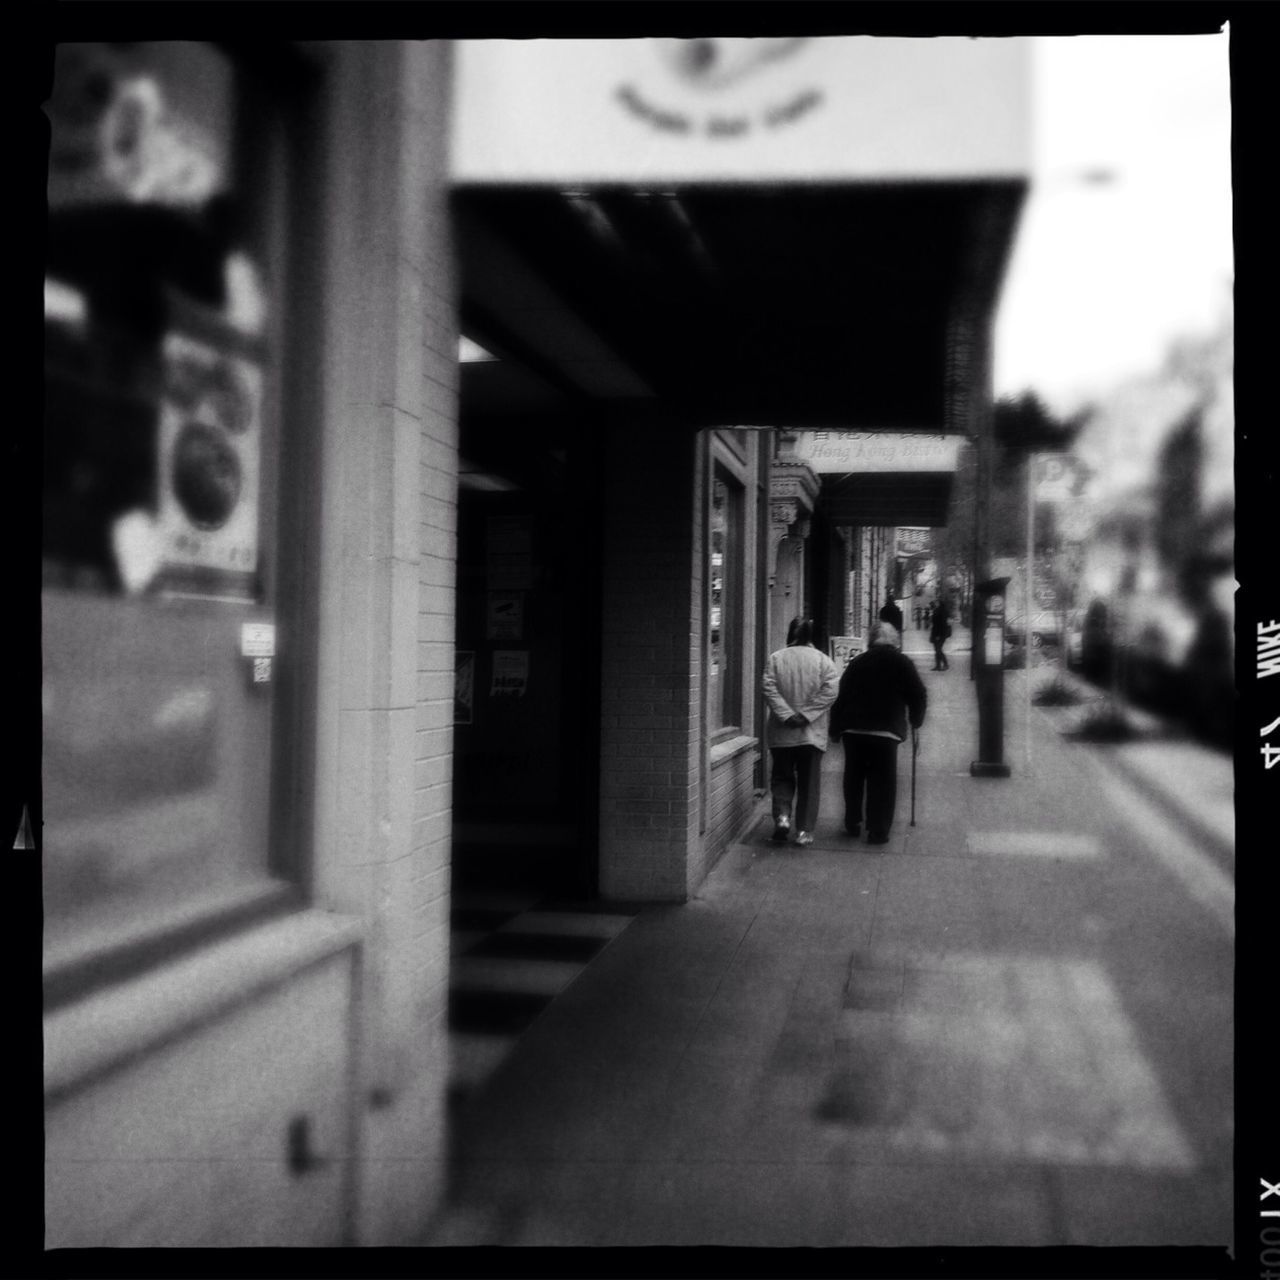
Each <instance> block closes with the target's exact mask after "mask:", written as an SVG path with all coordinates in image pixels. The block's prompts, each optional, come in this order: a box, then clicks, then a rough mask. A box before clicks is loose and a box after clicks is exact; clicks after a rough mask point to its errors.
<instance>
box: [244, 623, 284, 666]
mask: <svg viewBox="0 0 1280 1280" xmlns="http://www.w3.org/2000/svg"><path fill="white" fill-rule="evenodd" d="M240 655H241V657H245V658H274V657H275V656H276V628H275V623H273V622H242V623H241V624H240Z"/></svg>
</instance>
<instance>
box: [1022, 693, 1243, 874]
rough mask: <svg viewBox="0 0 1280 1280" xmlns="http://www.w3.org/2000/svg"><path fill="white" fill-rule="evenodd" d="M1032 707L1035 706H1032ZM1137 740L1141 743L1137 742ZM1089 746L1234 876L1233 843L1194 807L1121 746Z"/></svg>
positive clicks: (1062, 736) (1044, 716)
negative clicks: (1173, 816) (1187, 830)
mask: <svg viewBox="0 0 1280 1280" xmlns="http://www.w3.org/2000/svg"><path fill="white" fill-rule="evenodd" d="M1032 705H1033V706H1035V704H1034V703H1033V704H1032ZM1035 709H1036V710H1037V711H1038V712H1039V713H1040V717H1041V721H1042V722H1043V723H1045V724H1047V725H1048V726H1049V728H1051V729H1052V730H1053V731H1054V733H1055V734H1056V735H1057V736H1058V739H1059V740H1060V741H1062V742H1064V743H1066V744H1067V745H1076V744H1072V739H1071V737H1070V735H1069V734H1067V733H1064V732H1063V730H1062V728H1061V727H1060V726H1059V725H1058V724H1057V723H1056V722H1055V720H1054V718H1053V716H1051V715H1050V714H1049V713H1048V712H1047V711H1046V710H1045V708H1044V707H1041V706H1035ZM1137 740H1142V739H1141V738H1139V739H1137ZM1146 740H1147V741H1151V740H1153V739H1151V738H1149V737H1148V738H1147V739H1146ZM1090 745H1092V746H1094V747H1095V748H1098V749H1099V750H1100V751H1101V752H1102V753H1104V754H1100V755H1099V756H1098V757H1097V758H1098V760H1099V763H1102V762H1104V761H1105V763H1107V764H1108V765H1110V766H1111V767H1112V768H1114V769H1115V770H1116V771H1117V772H1118V773H1121V774H1123V775H1124V777H1125V778H1126V780H1127V781H1129V782H1130V783H1131V784H1133V785H1134V786H1135V787H1136V788H1137V789H1138V790H1139V791H1141V792H1142V793H1143V794H1144V795H1145V796H1146V797H1147V799H1148V800H1150V801H1152V802H1153V803H1155V804H1157V805H1159V806H1161V807H1162V808H1165V809H1167V810H1170V811H1171V812H1173V813H1176V815H1177V817H1178V820H1179V821H1180V822H1182V823H1184V824H1185V825H1186V826H1187V827H1188V828H1190V829H1191V831H1192V832H1193V833H1194V835H1195V837H1196V839H1197V840H1199V841H1200V842H1202V843H1203V844H1204V845H1205V846H1206V847H1207V848H1208V849H1211V850H1212V851H1213V853H1214V856H1215V860H1217V861H1219V862H1222V863H1223V864H1225V866H1226V868H1228V869H1229V870H1230V871H1231V873H1232V875H1234V874H1235V845H1234V843H1232V842H1228V841H1225V840H1224V839H1223V838H1222V835H1221V833H1220V832H1217V831H1215V830H1214V829H1213V827H1212V826H1210V825H1209V824H1208V823H1207V822H1205V820H1204V819H1203V818H1202V817H1201V816H1200V815H1199V813H1197V812H1196V810H1195V809H1194V807H1193V806H1191V805H1189V804H1187V803H1185V801H1184V800H1183V797H1182V796H1181V794H1180V793H1178V792H1176V791H1173V790H1170V789H1166V788H1164V787H1161V786H1159V785H1158V784H1157V783H1155V782H1153V781H1152V780H1151V778H1150V776H1149V775H1148V774H1147V773H1146V771H1145V770H1143V769H1140V768H1138V767H1137V765H1135V764H1134V763H1133V762H1132V761H1130V760H1128V759H1126V757H1125V755H1124V752H1123V751H1122V750H1120V749H1118V748H1119V746H1120V744H1111V743H1092V744H1090Z"/></svg>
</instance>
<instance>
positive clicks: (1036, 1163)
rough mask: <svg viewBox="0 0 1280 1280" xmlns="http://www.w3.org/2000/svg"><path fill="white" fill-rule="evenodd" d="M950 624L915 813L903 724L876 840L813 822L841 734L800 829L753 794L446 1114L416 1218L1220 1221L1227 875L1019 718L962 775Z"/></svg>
mask: <svg viewBox="0 0 1280 1280" xmlns="http://www.w3.org/2000/svg"><path fill="white" fill-rule="evenodd" d="M912 639H913V637H912V635H911V633H908V644H907V648H908V651H910V650H912V649H913V648H915V647H916V646H915V645H914V644H913V643H912ZM957 640H958V641H960V643H962V638H961V637H957ZM948 649H949V651H950V652H952V653H953V654H954V655H955V657H954V659H953V662H952V667H951V670H950V671H948V672H942V673H934V672H932V671H931V670H930V669H929V666H930V662H929V661H927V660H923V659H921V658H919V657H917V659H916V661H917V665H918V666H920V667H921V669H922V674H923V675H924V677H925V680H926V683H927V685H928V688H929V693H930V702H931V705H930V713H929V718H928V720H927V722H926V726H925V729H924V731H923V733H922V735H921V754H920V758H919V776H918V790H917V820H916V825H915V826H914V827H912V826H910V825H909V821H908V820H909V814H910V756H909V750H910V748H909V747H905V748H903V750H902V752H901V756H900V790H899V809H898V819H897V821H896V823H895V828H894V831H893V836H892V840H891V842H890V844H889V845H888V846H884V847H873V846H868V845H867V844H866V843H865V841H854V840H851V839H849V838H847V837H846V836H844V835H843V833H842V821H841V818H842V815H841V812H840V787H839V769H840V765H841V752H840V750H839V749H838V748H836V749H833V750H832V751H830V752H829V753H828V757H827V762H826V768H825V770H824V799H823V805H822V817H821V820H820V822H819V824H818V829H817V833H816V841H815V844H814V845H813V846H812V847H810V848H808V849H805V850H799V849H796V848H795V847H793V846H788V847H784V848H775V847H774V846H772V845H771V844H769V843H768V840H767V834H768V831H769V830H770V824H769V822H768V820H767V816H766V813H765V809H764V807H763V806H762V810H761V817H760V821H759V823H758V824H757V826H756V828H755V829H754V830H752V831H751V832H749V833H748V836H747V838H746V839H745V840H744V841H743V842H742V843H740V844H738V845H737V846H735V847H733V848H732V849H731V850H730V851H729V852H728V853H727V854H726V856H725V857H724V859H723V860H722V861H721V863H720V864H719V865H718V866H717V868H716V869H715V870H714V871H713V873H712V875H711V876H710V877H709V878H708V880H707V881H706V883H705V884H704V885H703V887H702V889H701V891H700V892H699V893H698V895H697V897H696V898H695V899H694V900H693V901H691V902H689V903H688V904H685V905H682V906H669V907H651V908H648V909H645V910H644V911H642V912H641V914H640V915H639V916H638V917H637V918H636V919H635V920H634V921H633V922H632V923H631V924H630V925H629V927H627V928H626V929H625V930H624V931H623V932H622V933H621V934H620V935H619V936H618V937H616V938H615V939H614V940H613V941H612V942H611V943H610V944H609V946H608V947H606V948H605V949H604V950H603V951H602V952H601V953H600V954H599V956H598V957H597V958H596V959H594V960H593V961H592V962H591V964H590V965H589V966H588V967H587V968H586V969H585V971H584V972H583V973H582V974H581V975H580V976H579V977H578V978H577V979H576V980H575V981H574V982H573V983H572V984H571V985H570V986H569V987H568V988H567V989H566V990H565V991H564V992H563V993H562V994H560V995H559V996H558V997H557V998H556V999H555V1000H554V1001H553V1002H552V1003H551V1004H550V1005H549V1006H548V1007H547V1008H546V1010H545V1011H544V1012H543V1013H542V1014H541V1015H540V1016H539V1017H538V1019H537V1021H536V1022H535V1023H534V1024H533V1025H532V1026H531V1027H530V1028H529V1030H528V1031H526V1032H525V1033H524V1035H523V1036H522V1038H521V1039H520V1041H519V1043H518V1044H517V1045H516V1047H515V1050H514V1052H513V1053H512V1054H511V1055H510V1056H509V1057H508V1058H507V1060H506V1061H505V1062H504V1063H503V1065H502V1066H501V1067H500V1068H499V1069H498V1071H497V1072H496V1073H495V1074H494V1076H493V1077H492V1078H491V1079H490V1081H489V1083H488V1085H487V1087H486V1088H484V1089H483V1090H482V1091H480V1092H478V1093H477V1094H476V1095H474V1096H473V1097H472V1098H471V1099H470V1100H469V1101H468V1103H467V1104H466V1106H465V1107H464V1108H463V1109H462V1110H461V1111H460V1113H459V1115H458V1117H457V1123H456V1130H455V1135H454V1137H455V1144H454V1146H455V1151H456V1169H455V1177H454V1182H453V1191H454V1194H453V1198H452V1201H451V1205H450V1208H449V1211H448V1212H447V1213H446V1214H445V1216H444V1217H443V1218H442V1219H441V1221H440V1222H439V1223H438V1224H437V1226H436V1229H435V1230H434V1231H433V1232H432V1233H431V1236H430V1238H429V1239H428V1240H427V1241H426V1243H429V1244H434V1245H458V1244H463V1245H466V1244H505V1245H597V1246H599V1245H622V1246H625V1245H658V1244H683V1245H700V1244H711V1245H756V1246H761V1245H763V1246H772V1245H777V1246H806V1245H812V1246H820V1247H825V1246H857V1245H890V1246H911V1245H917V1246H920V1245H993V1246H1001V1245H1036V1246H1041V1245H1208V1246H1218V1247H1226V1246H1228V1245H1229V1244H1230V1242H1231V1231H1232V1218H1231V1137H1232V1096H1231V1042H1232V1036H1231V1030H1232V1007H1231V997H1232V963H1233V935H1232V930H1231V927H1230V916H1229V913H1226V914H1224V910H1223V907H1224V902H1223V899H1222V895H1223V893H1224V892H1225V893H1226V894H1228V895H1229V894H1230V892H1231V888H1230V879H1229V875H1227V874H1226V873H1225V872H1224V871H1223V868H1222V865H1221V861H1220V859H1219V858H1218V856H1217V855H1216V853H1215V852H1214V850H1213V849H1211V848H1209V847H1207V846H1206V845H1204V844H1203V842H1200V841H1198V839H1197V837H1196V836H1195V835H1194V834H1192V833H1191V831H1190V829H1189V828H1187V827H1186V826H1185V825H1184V824H1181V823H1179V822H1177V821H1176V815H1175V814H1174V813H1173V811H1172V810H1171V809H1168V808H1167V807H1164V806H1161V805H1159V804H1157V803H1155V802H1154V801H1153V799H1152V796H1151V794H1150V793H1149V792H1148V793H1145V794H1143V793H1142V792H1141V790H1140V788H1138V787H1136V786H1135V785H1134V784H1133V783H1132V782H1131V781H1130V780H1128V778H1127V775H1124V774H1122V773H1121V772H1120V771H1118V770H1117V769H1116V768H1115V767H1114V762H1113V761H1112V760H1110V759H1109V758H1108V756H1107V753H1106V751H1105V750H1100V749H1098V748H1095V747H1092V746H1088V745H1085V744H1081V743H1073V742H1071V741H1069V740H1068V739H1067V738H1064V737H1063V736H1062V735H1061V734H1060V733H1059V732H1058V731H1057V728H1056V727H1055V725H1054V724H1053V723H1052V721H1051V718H1050V717H1049V716H1047V715H1043V714H1037V715H1036V716H1034V717H1033V720H1032V730H1033V734H1034V738H1033V743H1032V747H1033V750H1032V759H1031V764H1030V767H1026V766H1025V763H1024V762H1023V761H1022V760H1021V759H1020V758H1019V756H1018V754H1017V752H1016V751H1015V750H1013V749H1012V744H1011V748H1010V750H1009V751H1007V753H1006V758H1007V759H1009V760H1010V762H1011V764H1012V765H1013V776H1012V777H1011V778H1008V779H974V778H972V777H971V776H970V775H969V771H968V768H969V763H970V760H971V759H972V758H973V757H974V755H975V754H976V741H977V731H976V724H975V722H974V721H975V712H974V703H973V687H972V684H971V682H970V681H969V679H968V673H967V668H968V659H967V655H963V650H962V649H961V647H960V644H959V643H958V644H957V645H956V646H954V647H953V646H951V645H949V646H948ZM1013 674H1014V673H1010V675H1011V676H1013ZM1033 675H1034V672H1033ZM1012 683H1014V682H1013V681H1012V680H1011V684H1012ZM1011 700H1012V699H1011ZM1036 710H1037V712H1038V711H1039V709H1038V708H1037V709H1036ZM1015 742H1016V740H1015ZM1135 805H1136V806H1137V807H1136V808H1135ZM1153 813H1154V814H1155V816H1156V817H1157V818H1159V817H1161V816H1163V817H1164V818H1165V819H1166V821H1165V824H1164V825H1165V827H1166V828H1169V827H1174V828H1177V829H1176V830H1175V831H1173V833H1172V835H1170V834H1169V832H1168V831H1167V830H1166V831H1161V830H1160V825H1159V823H1158V822H1157V823H1156V825H1155V826H1154V827H1153V826H1152V825H1151V819H1152V815H1153ZM1166 838H1168V839H1175V838H1180V840H1181V843H1182V847H1181V848H1180V849H1179V850H1178V853H1177V856H1176V857H1174V858H1172V859H1171V858H1170V855H1169V854H1168V851H1167V849H1166V848H1165V844H1166ZM1224 886H1225V887H1224ZM1228 905H1229V903H1228Z"/></svg>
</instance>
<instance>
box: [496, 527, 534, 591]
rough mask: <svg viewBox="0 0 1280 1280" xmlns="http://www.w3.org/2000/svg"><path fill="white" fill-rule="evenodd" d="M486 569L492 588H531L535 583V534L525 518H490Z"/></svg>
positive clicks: (513, 589) (509, 589) (519, 589)
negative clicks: (533, 536) (531, 531)
mask: <svg viewBox="0 0 1280 1280" xmlns="http://www.w3.org/2000/svg"><path fill="white" fill-rule="evenodd" d="M485 569H486V574H487V578H488V586H489V590H490V591H528V590H530V589H531V588H532V586H533V538H532V535H531V534H530V532H529V524H528V522H527V521H525V520H520V519H517V518H508V517H494V518H493V519H491V520H490V521H489V527H488V537H487V542H486V546H485Z"/></svg>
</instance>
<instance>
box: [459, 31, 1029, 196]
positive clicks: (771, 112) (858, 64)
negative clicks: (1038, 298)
mask: <svg viewBox="0 0 1280 1280" xmlns="http://www.w3.org/2000/svg"><path fill="white" fill-rule="evenodd" d="M455 50H456V79H455V107H454V111H453V116H452V120H453V131H454V132H453V139H452V145H451V148H450V152H451V156H452V166H453V174H452V176H453V179H454V181H455V182H462V183H465V182H484V183H493V182H539V181H544V182H556V183H563V182H575V183H576V182H582V183H587V182H607V181H626V182H641V183H643V182H646V181H655V182H658V181H661V182H665V181H679V180H682V179H683V180H691V181H699V180H717V179H718V180H734V179H738V180H742V181H750V182H758V181H762V180H770V179H773V180H776V179H783V178H791V179H794V180H797V181H803V182H806V183H809V182H815V181H817V182H822V181H848V180H851V179H864V180H866V179H877V180H883V179H886V178H901V179H919V178H948V179H950V178H959V177H970V178H972V177H980V176H981V177H987V178H994V177H1013V178H1021V177H1025V176H1026V175H1027V173H1028V172H1029V165H1030V138H1029V112H1028V86H1029V75H1028V71H1029V48H1028V42H1027V41H1026V40H1025V39H1018V38H1013V39H1007V38H1006V39H992V40H981V39H978V40H974V39H968V38H964V37H939V38H936V39H932V40H916V39H906V38H889V37H870V36H823V37H813V38H807V37H746V38H736V37H735V38H706V37H702V38H694V39H667V38H658V39H642V40H608V39H604V40H460V41H457V42H456V45H455Z"/></svg>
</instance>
